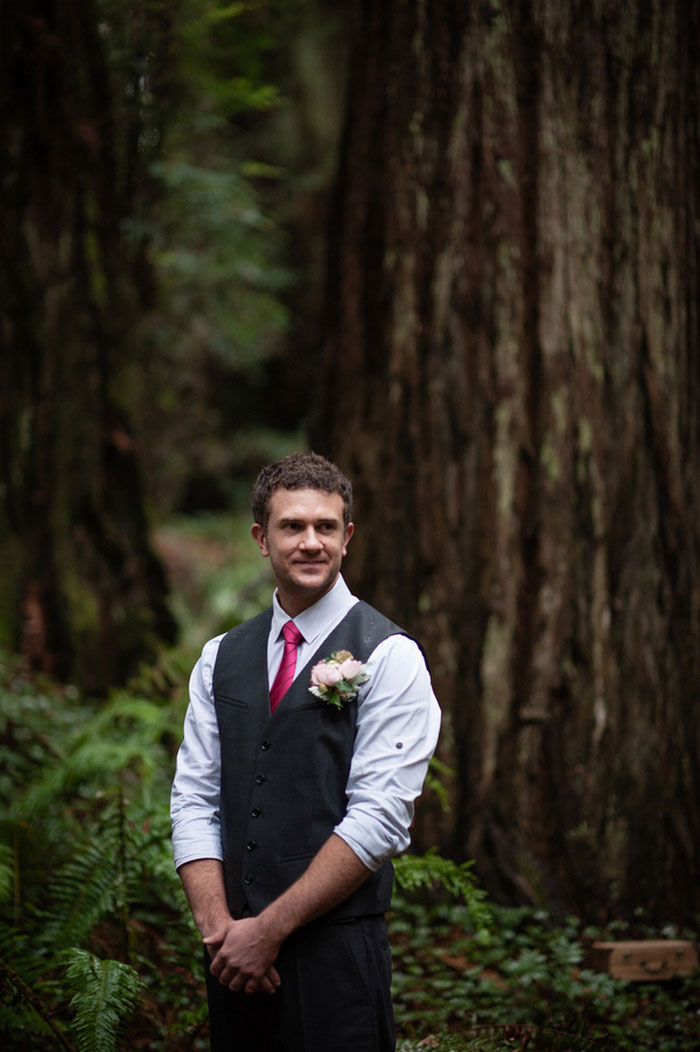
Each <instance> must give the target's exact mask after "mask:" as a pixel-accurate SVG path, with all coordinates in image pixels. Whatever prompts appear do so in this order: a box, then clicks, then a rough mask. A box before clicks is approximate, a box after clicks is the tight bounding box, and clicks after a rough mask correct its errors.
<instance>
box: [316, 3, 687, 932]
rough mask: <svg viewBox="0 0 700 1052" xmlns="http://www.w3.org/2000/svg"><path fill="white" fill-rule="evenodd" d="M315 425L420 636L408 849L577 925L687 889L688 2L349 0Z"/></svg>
mask: <svg viewBox="0 0 700 1052" xmlns="http://www.w3.org/2000/svg"><path fill="white" fill-rule="evenodd" d="M353 10H354V21H353V27H352V33H351V60H350V78H351V79H350V84H349V91H348V109H347V114H346V123H345V130H344V138H343V147H342V155H341V158H340V165H339V174H338V179H337V183H336V188H335V198H334V205H333V210H332V216H331V229H330V240H329V255H328V268H327V271H328V282H327V292H326V303H325V311H324V316H323V319H322V348H323V352H322V363H321V369H320V390H319V398H318V404H319V406H320V407H321V408H320V409H319V411H318V413H317V415H316V418H315V420H314V422H313V426H312V439H313V445H314V448H316V449H318V450H319V451H322V452H323V451H325V452H327V453H329V454H330V455H331V456H332V457H334V459H336V460H337V461H338V462H339V463H340V464H341V466H342V467H343V468H345V469H347V471H348V472H349V473H350V474H351V476H352V477H353V478H354V479H355V480H356V490H357V515H356V518H357V520H358V524H359V529H358V531H357V533H356V535H355V538H354V539H353V545H352V551H351V554H350V563H349V573H350V578H351V582H352V584H353V585H354V586H355V587H356V589H357V590H358V591H359V592H360V594H362V595H363V597H365V598H367V599H369V600H370V601H371V602H374V603H375V604H376V605H377V606H379V607H380V608H381V609H382V610H384V611H385V612H386V613H388V614H389V615H390V616H392V617H394V618H395V619H396V620H398V621H399V622H401V623H403V624H404V625H405V626H406V627H407V628H409V629H411V630H412V631H414V632H415V633H416V635H417V636H418V637H419V638H420V639H421V640H422V641H423V642H424V644H425V645H426V647H427V651H428V654H429V657H430V661H431V665H432V672H433V677H434V682H435V685H436V690H437V694H438V697H439V698H440V700H441V703H442V707H443V711H444V731H443V734H442V743H441V755H442V757H443V759H445V760H447V761H448V762H449V763H450V764H451V765H452V766H453V768H454V770H455V777H454V780H453V782H452V793H451V795H452V810H451V812H450V813H449V814H447V815H441V814H439V813H438V810H437V809H436V807H435V806H434V805H431V804H430V803H427V804H426V805H424V807H423V810H422V812H421V815H420V819H419V822H418V825H417V836H418V840H419V843H422V844H423V845H425V844H427V843H430V842H434V841H435V840H436V839H437V840H438V841H439V843H440V845H441V847H442V848H443V850H448V851H451V852H454V853H455V854H457V855H458V856H460V857H461V856H469V857H474V858H476V860H477V863H478V866H479V872H480V874H481V876H482V879H483V880H484V882H485V883H486V885H487V886H488V887H489V888H490V889H491V890H492V891H494V892H496V893H497V894H498V895H499V896H501V897H503V898H507V899H509V900H511V901H527V902H537V903H544V904H546V905H547V906H549V907H550V908H554V909H562V910H563V909H575V910H576V911H577V912H578V913H579V914H581V915H583V916H584V917H587V918H589V919H591V920H593V921H601V920H604V919H606V918H607V917H609V916H614V915H619V914H621V913H625V912H626V913H629V912H630V911H631V910H632V909H633V908H634V907H637V906H642V907H644V908H645V909H646V910H647V911H648V913H649V915H650V916H652V917H657V918H664V919H667V918H676V919H685V920H690V919H691V917H692V916H693V915H694V912H695V911H697V909H698V906H699V905H700V890H699V889H700V880H699V879H698V878H699V877H700V848H699V847H698V845H699V844H700V704H699V702H700V698H699V697H698V693H699V690H700V688H699V686H698V685H699V684H700V647H699V644H698V640H699V638H700V634H699V631H698V630H699V624H700V622H699V594H698V583H697V582H698V579H699V577H698V569H699V566H698V556H699V552H700V521H699V519H698V511H697V509H698V507H699V506H700V505H699V503H698V498H699V496H700V494H699V493H698V487H699V485H700V482H699V480H700V473H699V471H698V469H699V467H700V464H699V460H700V457H699V453H700V430H699V426H698V411H699V410H698V407H699V406H700V389H699V388H700V385H699V377H698V368H699V357H698V349H699V343H700V325H699V322H698V306H697V305H698V291H699V289H698V230H699V229H700V227H699V225H698V223H699V220H700V207H699V206H700V201H699V195H700V191H699V186H700V183H699V181H698V170H699V168H698V161H699V149H698V142H699V125H700V122H699V108H698V99H699V97H700V96H699V91H698V89H699V84H698V80H699V71H700V53H699V52H700V46H699V43H698V42H699V40H700V9H699V5H698V3H697V0H672V2H671V3H668V4H662V3H661V2H660V0H625V2H622V0H617V2H613V3H607V4H604V5H592V6H591V5H584V6H583V7H580V5H579V4H577V3H575V2H574V0H562V2H561V3H557V4H553V3H547V2H545V0H508V2H496V0H494V2H492V3H476V2H473V3H468V4H463V3H460V2H457V0H397V2H396V3H393V4H385V3H383V2H382V0H365V2H364V3H362V4H359V3H358V4H356V5H354V8H353Z"/></svg>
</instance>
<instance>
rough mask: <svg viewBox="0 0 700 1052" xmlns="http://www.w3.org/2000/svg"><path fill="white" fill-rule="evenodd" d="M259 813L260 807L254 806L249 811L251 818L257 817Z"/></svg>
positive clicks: (260, 811) (260, 812)
mask: <svg viewBox="0 0 700 1052" xmlns="http://www.w3.org/2000/svg"><path fill="white" fill-rule="evenodd" d="M261 814H262V808H260V807H254V808H253V810H252V811H251V812H250V817H251V818H259V817H260V815H261Z"/></svg>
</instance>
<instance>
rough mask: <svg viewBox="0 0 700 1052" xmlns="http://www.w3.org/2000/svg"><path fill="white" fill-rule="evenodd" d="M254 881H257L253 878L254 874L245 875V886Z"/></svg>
mask: <svg viewBox="0 0 700 1052" xmlns="http://www.w3.org/2000/svg"><path fill="white" fill-rule="evenodd" d="M254 880H255V877H254V876H253V874H252V873H247V874H246V875H245V877H244V878H243V883H244V884H252V883H253V881H254Z"/></svg>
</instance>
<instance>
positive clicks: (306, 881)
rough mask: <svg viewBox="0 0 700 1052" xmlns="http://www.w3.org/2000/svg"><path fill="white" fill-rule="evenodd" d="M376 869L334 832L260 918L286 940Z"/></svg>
mask: <svg viewBox="0 0 700 1052" xmlns="http://www.w3.org/2000/svg"><path fill="white" fill-rule="evenodd" d="M371 875H372V870H370V869H368V868H367V866H365V865H364V863H362V862H360V860H359V858H358V857H357V855H356V854H355V852H354V851H353V850H352V848H350V847H348V845H347V844H346V843H345V841H344V840H343V839H342V837H339V836H337V835H336V834H335V833H333V834H332V835H331V836H330V837H329V839H328V840H327V841H326V843H325V844H324V845H323V847H322V848H321V849H320V851H319V852H318V854H317V855H316V856H315V858H314V859H313V861H312V862H311V864H310V865H309V867H308V869H307V870H305V872H304V873H302V875H301V876H300V877H299V879H298V880H296V881H295V882H294V884H292V886H291V887H289V888H287V890H286V891H285V892H283V893H282V894H281V895H280V896H279V898H277V899H275V901H274V902H272V903H270V905H269V906H267V907H266V908H265V909H264V910H263V911H262V913H261V914H260V915H259V920H260V922H261V923H262V924H263V925H264V926H265V928H266V929H267V930H268V931H270V932H271V933H272V934H274V936H275V937H276V938H279V939H280V941H283V940H284V939H286V938H287V936H289V935H291V933H292V932H293V931H296V929H297V928H301V927H302V926H303V925H304V924H308V923H309V921H312V920H315V919H316V917H320V916H321V915H322V914H323V913H327V912H328V910H331V909H333V907H334V906H337V905H339V903H341V902H343V901H344V900H345V899H346V898H348V896H349V895H352V893H353V892H354V891H356V890H357V889H358V888H359V887H360V886H361V885H362V884H364V882H365V881H366V880H367V878H368V877H370V876H371Z"/></svg>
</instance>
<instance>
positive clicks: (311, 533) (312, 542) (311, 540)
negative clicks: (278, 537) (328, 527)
mask: <svg viewBox="0 0 700 1052" xmlns="http://www.w3.org/2000/svg"><path fill="white" fill-rule="evenodd" d="M301 544H302V547H303V548H306V549H307V551H308V550H309V549H311V550H314V551H315V550H316V549H318V548H320V547H321V538H320V537H319V535H318V534H317V533H316V530H315V529H314V527H313V526H309V527H308V528H307V529H306V530H304V533H303V534H302V537H301Z"/></svg>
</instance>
